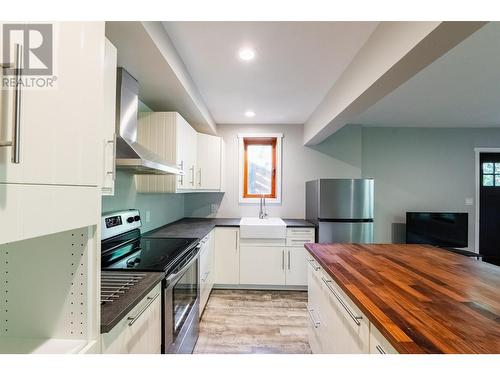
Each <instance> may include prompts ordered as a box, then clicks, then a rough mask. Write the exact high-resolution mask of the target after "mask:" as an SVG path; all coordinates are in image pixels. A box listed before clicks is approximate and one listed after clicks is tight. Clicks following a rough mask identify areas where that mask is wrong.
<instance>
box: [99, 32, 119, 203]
mask: <svg viewBox="0 0 500 375" xmlns="http://www.w3.org/2000/svg"><path fill="white" fill-rule="evenodd" d="M116 64H117V51H116V47H115V46H114V45H113V44H111V42H110V41H109V40H108V39H106V49H105V51H104V116H105V118H104V127H103V132H104V134H103V139H104V141H103V142H104V145H103V147H104V167H103V183H102V195H114V193H115V179H116V166H115V157H116V133H115V127H116Z"/></svg>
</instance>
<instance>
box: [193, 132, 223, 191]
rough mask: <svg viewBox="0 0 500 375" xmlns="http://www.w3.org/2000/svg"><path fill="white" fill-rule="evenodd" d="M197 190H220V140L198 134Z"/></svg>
mask: <svg viewBox="0 0 500 375" xmlns="http://www.w3.org/2000/svg"><path fill="white" fill-rule="evenodd" d="M197 158H198V163H197V168H198V176H197V188H198V189H201V190H220V188H221V138H220V137H215V136H213V135H207V134H202V133H198V153H197Z"/></svg>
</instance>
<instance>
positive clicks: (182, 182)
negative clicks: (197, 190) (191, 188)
mask: <svg viewBox="0 0 500 375" xmlns="http://www.w3.org/2000/svg"><path fill="white" fill-rule="evenodd" d="M179 169H180V170H181V171H183V172H184V160H181V162H180V164H179ZM180 177H181V179H180V181H179V184H180V185H181V186H182V185H184V175H182V174H181V176H180Z"/></svg>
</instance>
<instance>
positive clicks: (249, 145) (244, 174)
mask: <svg viewBox="0 0 500 375" xmlns="http://www.w3.org/2000/svg"><path fill="white" fill-rule="evenodd" d="M281 138H282V135H281V134H244V135H240V136H239V144H240V159H239V160H240V166H239V169H240V203H258V202H259V200H260V198H261V197H265V198H266V201H267V202H269V203H281Z"/></svg>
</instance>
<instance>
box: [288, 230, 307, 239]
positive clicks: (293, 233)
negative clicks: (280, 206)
mask: <svg viewBox="0 0 500 375" xmlns="http://www.w3.org/2000/svg"><path fill="white" fill-rule="evenodd" d="M286 237H287V238H310V237H312V238H313V240H314V228H287V230H286Z"/></svg>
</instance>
